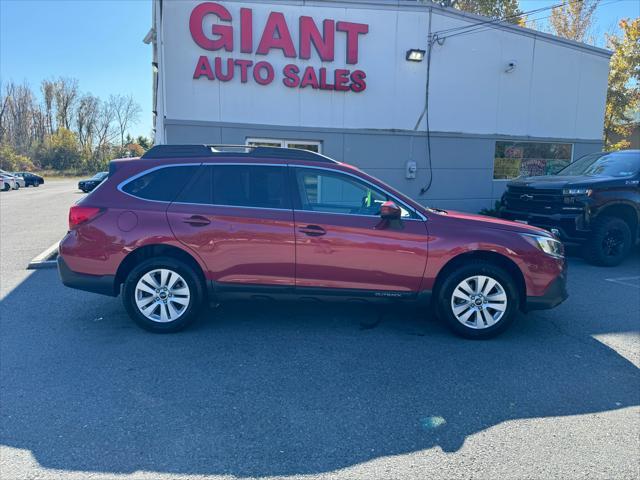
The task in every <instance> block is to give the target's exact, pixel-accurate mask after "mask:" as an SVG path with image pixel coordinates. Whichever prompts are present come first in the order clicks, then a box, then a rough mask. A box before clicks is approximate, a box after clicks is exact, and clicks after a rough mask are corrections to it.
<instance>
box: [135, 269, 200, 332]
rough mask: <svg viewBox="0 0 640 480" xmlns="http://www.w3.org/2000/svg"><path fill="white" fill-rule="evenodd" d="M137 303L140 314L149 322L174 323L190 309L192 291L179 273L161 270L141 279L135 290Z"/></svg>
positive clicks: (146, 274)
mask: <svg viewBox="0 0 640 480" xmlns="http://www.w3.org/2000/svg"><path fill="white" fill-rule="evenodd" d="M135 301H136V305H137V306H138V310H140V313H142V314H143V315H144V316H145V317H147V318H148V319H149V320H152V321H154V322H160V323H167V322H173V321H175V320H177V319H178V318H180V317H181V316H182V315H183V314H184V313H185V311H186V310H187V308H188V307H189V302H190V301H191V291H190V290H189V285H187V282H186V281H185V280H184V278H182V277H181V276H180V275H179V274H178V273H176V272H175V271H173V270H169V269H166V268H159V269H156V270H151V271H149V272H147V273H145V274H144V275H143V276H142V277H140V280H138V283H137V284H136V288H135Z"/></svg>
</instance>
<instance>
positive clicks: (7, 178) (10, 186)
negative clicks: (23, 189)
mask: <svg viewBox="0 0 640 480" xmlns="http://www.w3.org/2000/svg"><path fill="white" fill-rule="evenodd" d="M0 180H1V183H2V191H3V192H8V191H9V190H15V189H16V179H15V177H14V176H13V175H5V174H4V173H2V172H1V171H0Z"/></svg>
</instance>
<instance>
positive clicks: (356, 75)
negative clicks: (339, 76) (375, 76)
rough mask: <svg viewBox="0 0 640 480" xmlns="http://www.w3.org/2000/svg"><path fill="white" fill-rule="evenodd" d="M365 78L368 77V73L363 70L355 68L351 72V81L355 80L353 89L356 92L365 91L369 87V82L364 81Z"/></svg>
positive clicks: (352, 85)
mask: <svg viewBox="0 0 640 480" xmlns="http://www.w3.org/2000/svg"><path fill="white" fill-rule="evenodd" d="M365 78H367V74H366V73H364V72H363V71H362V70H354V71H353V73H351V81H352V82H353V83H352V84H351V90H352V91H354V92H356V93H358V92H362V91H364V90H365V89H366V88H367V84H366V82H365V81H364V79H365Z"/></svg>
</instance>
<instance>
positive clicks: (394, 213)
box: [380, 200, 402, 220]
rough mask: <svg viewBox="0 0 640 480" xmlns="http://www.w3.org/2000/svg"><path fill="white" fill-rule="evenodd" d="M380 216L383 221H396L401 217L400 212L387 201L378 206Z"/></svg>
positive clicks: (394, 205)
mask: <svg viewBox="0 0 640 480" xmlns="http://www.w3.org/2000/svg"><path fill="white" fill-rule="evenodd" d="M380 216H381V217H382V218H384V219H385V220H398V219H400V217H401V216H402V210H400V207H399V206H398V205H396V204H395V203H394V202H392V201H391V200H387V201H386V202H384V203H383V204H382V205H381V206H380Z"/></svg>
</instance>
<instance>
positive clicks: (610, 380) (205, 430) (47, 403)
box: [0, 180, 640, 479]
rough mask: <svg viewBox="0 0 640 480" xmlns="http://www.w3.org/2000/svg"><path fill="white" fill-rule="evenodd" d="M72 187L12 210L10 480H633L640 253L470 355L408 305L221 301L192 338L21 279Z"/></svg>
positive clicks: (60, 185) (4, 237)
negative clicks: (153, 330) (141, 325)
mask: <svg viewBox="0 0 640 480" xmlns="http://www.w3.org/2000/svg"><path fill="white" fill-rule="evenodd" d="M74 186H75V182H74V181H71V180H65V181H49V182H47V183H46V184H45V185H44V186H42V187H40V188H38V189H34V188H30V189H25V190H20V191H18V192H8V193H2V194H1V195H0V220H1V224H2V227H1V233H0V243H1V245H0V274H1V282H0V295H1V298H2V300H1V302H0V317H1V319H0V389H1V390H0V392H1V402H0V414H1V417H2V429H1V432H0V477H1V478H3V479H26V478H28V479H31V478H38V479H50V478H51V479H53V478H72V479H87V478H100V479H112V478H118V479H120V478H127V479H129V478H145V479H146V478H148V479H184V478H189V479H191V478H236V477H240V478H245V477H258V478H264V477H299V476H304V478H323V479H324V478H336V479H338V478H340V479H343V478H347V479H350V478H353V479H355V478H366V479H377V478H380V479H389V478H416V479H425V478H447V479H453V478H483V479H484V478H486V479H494V478H540V479H548V478H558V479H568V478H607V479H609V478H616V479H626V478H629V479H632V478H634V479H635V478H638V477H639V476H640V415H639V414H640V371H639V368H640V254H638V251H637V250H636V252H635V253H634V255H633V256H632V257H631V258H630V259H628V260H627V261H626V262H625V263H624V264H623V265H622V266H620V267H616V268H611V269H605V268H598V267H593V266H590V265H587V264H585V263H584V262H583V261H582V260H581V259H579V258H571V260H570V272H569V292H570V295H571V296H570V298H569V300H567V301H566V302H565V303H564V304H563V305H561V306H560V307H558V308H557V309H555V310H551V311H543V312H535V313H532V314H529V315H527V316H521V317H520V318H519V319H518V321H517V322H516V323H515V324H514V325H513V327H512V328H511V329H510V330H509V331H507V332H506V333H505V334H504V335H502V336H501V337H499V338H497V339H494V340H491V341H467V340H462V339H460V338H457V337H454V336H453V335H452V334H450V333H449V331H448V330H446V329H445V328H444V327H443V326H442V325H440V324H439V323H438V322H436V321H434V320H433V319H430V318H429V316H428V315H427V314H426V313H425V312H423V311H420V310H418V309H416V308H413V307H402V308H386V309H373V308H366V307H356V306H351V305H341V304H327V305H324V304H323V305H316V304H287V303H282V304H275V303H274V304H269V303H267V304H252V303H247V302H245V303H241V304H227V305H223V306H221V307H219V308H218V309H216V310H213V311H212V310H209V311H207V312H205V313H204V314H203V318H202V319H201V321H200V322H198V324H197V325H196V326H195V327H194V328H191V329H189V330H188V331H185V332H182V333H179V334H174V335H154V334H150V333H147V332H144V331H142V330H140V329H138V328H137V327H135V326H134V325H133V324H132V323H131V322H130V320H129V319H128V317H127V316H126V313H125V312H124V309H123V307H122V305H121V302H120V299H114V298H107V297H101V296H98V295H93V294H90V293H84V292H79V291H74V290H71V289H67V288H65V287H63V286H62V285H61V284H60V282H59V280H58V277H57V273H56V271H55V270H37V271H27V270H25V266H26V265H27V263H28V262H29V260H30V259H31V258H33V257H34V256H36V255H37V254H38V253H40V251H42V250H44V249H45V248H46V247H48V246H49V245H50V244H51V243H53V242H54V241H56V240H57V239H59V238H60V237H61V236H62V235H63V234H64V233H65V231H66V215H67V211H68V207H69V206H70V205H71V204H72V203H73V202H74V201H76V200H77V199H78V198H80V194H79V193H77V192H76V191H75V188H74Z"/></svg>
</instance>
